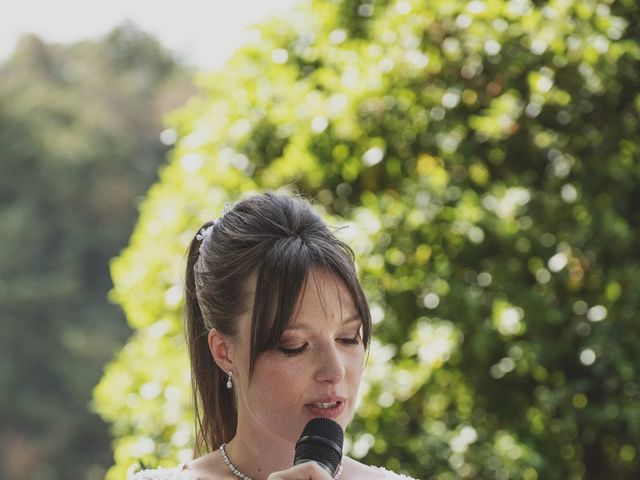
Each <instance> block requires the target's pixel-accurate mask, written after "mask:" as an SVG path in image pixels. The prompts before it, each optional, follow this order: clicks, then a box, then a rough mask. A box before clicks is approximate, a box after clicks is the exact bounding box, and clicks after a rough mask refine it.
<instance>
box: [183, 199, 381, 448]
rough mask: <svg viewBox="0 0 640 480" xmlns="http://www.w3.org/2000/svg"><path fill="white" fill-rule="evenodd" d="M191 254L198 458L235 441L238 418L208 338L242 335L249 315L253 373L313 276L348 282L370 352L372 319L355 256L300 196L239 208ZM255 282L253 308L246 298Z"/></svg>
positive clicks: (189, 301) (189, 302) (190, 330)
mask: <svg viewBox="0 0 640 480" xmlns="http://www.w3.org/2000/svg"><path fill="white" fill-rule="evenodd" d="M208 227H211V233H210V234H208V235H204V236H202V237H200V236H196V237H195V238H194V239H193V240H192V241H191V244H190V246H189V250H188V258H187V268H186V301H185V308H186V324H187V325H186V330H187V342H188V345H189V354H190V357H191V379H192V388H193V398H194V405H195V417H196V454H198V455H200V454H203V453H206V452H208V451H213V450H214V449H216V448H218V447H219V446H220V444H222V443H223V442H228V441H229V440H230V439H231V438H232V437H233V436H234V435H235V431H236V425H237V411H236V406H235V400H234V397H233V393H232V391H231V390H229V389H227V388H225V383H226V374H225V372H223V371H222V370H221V369H220V368H219V367H218V366H217V365H216V363H215V361H214V360H213V357H212V355H211V353H210V351H209V344H208V333H209V331H210V330H211V329H212V328H216V329H217V330H219V331H220V332H221V333H222V334H223V335H227V336H230V337H232V338H233V337H234V336H236V335H237V319H238V317H239V315H241V314H242V313H244V312H247V311H251V312H252V315H251V344H250V345H251V347H250V372H249V376H251V373H252V372H253V367H254V365H255V362H256V359H257V358H258V356H259V355H260V354H261V353H262V352H265V351H267V350H269V349H271V348H274V347H276V346H277V345H278V343H279V341H280V338H281V336H282V334H283V332H284V330H286V328H287V325H288V324H289V322H290V321H291V317H292V315H293V313H294V308H295V306H296V303H297V301H298V297H299V295H300V293H301V291H302V289H303V288H304V284H305V282H306V280H307V278H308V276H309V274H310V273H311V270H312V269H314V268H325V269H327V270H329V271H330V272H332V273H333V274H334V275H336V277H337V278H340V279H341V280H342V281H344V283H345V285H346V286H347V288H348V290H349V292H350V293H351V295H352V296H353V300H354V303H355V306H356V308H357V310H358V313H359V315H360V317H361V318H362V325H363V328H362V338H363V343H364V345H365V347H367V346H368V345H369V340H370V336H371V314H370V312H369V306H368V303H367V300H366V297H365V295H364V292H363V290H362V286H361V285H360V282H359V280H358V276H357V273H356V269H355V264H354V255H353V251H352V250H351V248H350V247H349V246H348V245H346V244H345V243H344V242H342V241H340V240H338V239H337V238H336V236H335V235H334V234H333V233H332V232H331V231H330V230H329V228H328V227H327V226H326V224H325V223H324V222H323V221H322V219H321V218H320V216H319V215H318V214H317V213H315V212H314V211H313V209H312V208H311V205H310V203H309V202H308V201H307V200H305V199H302V198H300V197H297V196H290V195H279V194H275V193H264V194H259V195H254V196H251V197H249V198H246V199H244V200H242V201H241V202H239V203H237V204H236V205H235V206H234V207H233V209H231V210H230V211H228V212H227V213H225V214H224V215H223V216H222V217H221V218H220V219H219V220H218V221H215V222H208V223H206V224H204V225H203V226H202V227H201V228H205V229H206V228H208ZM252 276H255V282H256V289H255V295H254V296H253V304H251V295H250V293H249V292H248V287H249V284H250V283H251V282H250V279H251V278H252Z"/></svg>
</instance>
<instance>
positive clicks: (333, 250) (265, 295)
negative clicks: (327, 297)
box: [250, 236, 371, 374]
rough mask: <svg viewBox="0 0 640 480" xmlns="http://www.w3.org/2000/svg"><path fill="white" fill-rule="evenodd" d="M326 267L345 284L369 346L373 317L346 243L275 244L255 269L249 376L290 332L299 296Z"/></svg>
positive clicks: (295, 239) (288, 240) (291, 240)
mask: <svg viewBox="0 0 640 480" xmlns="http://www.w3.org/2000/svg"><path fill="white" fill-rule="evenodd" d="M318 268H323V269H326V270H328V271H329V272H331V273H332V274H333V275H335V276H336V280H337V279H340V280H342V281H343V282H344V284H345V285H346V287H347V290H348V291H349V293H350V294H351V296H352V298H353V302H354V304H355V306H356V309H357V311H358V314H359V315H360V317H361V319H362V335H363V336H362V338H363V343H364V345H365V348H366V347H368V345H369V339H370V332H371V315H370V312H369V306H368V303H367V300H366V297H365V295H364V292H363V290H362V287H361V286H360V282H359V281H358V278H357V274H356V271H355V266H354V263H353V252H352V251H351V249H350V248H349V247H348V246H347V245H346V244H344V243H342V242H340V241H338V240H335V239H334V241H333V242H327V241H326V240H325V239H318V238H313V239H310V240H309V241H307V240H306V239H305V238H303V237H301V236H289V237H284V238H281V239H279V240H277V241H276V242H275V243H274V245H273V247H272V248H271V249H269V251H268V253H267V254H266V255H265V257H264V258H263V259H262V262H261V263H260V264H259V265H258V266H257V269H256V286H255V297H254V302H253V312H252V315H251V347H250V358H251V362H250V374H251V373H253V367H254V364H255V361H256V359H257V358H258V356H259V355H260V354H261V353H263V352H265V351H267V350H270V349H272V348H275V347H276V346H277V345H278V344H279V343H280V340H281V338H282V335H283V334H284V332H285V330H287V328H289V326H290V324H291V322H292V320H293V318H294V315H295V313H296V311H295V310H296V306H297V305H298V301H299V299H300V296H301V294H302V293H303V292H304V290H305V288H306V287H307V284H308V282H309V277H310V276H312V273H313V271H314V270H316V269H318Z"/></svg>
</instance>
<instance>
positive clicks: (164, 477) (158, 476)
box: [129, 463, 418, 480]
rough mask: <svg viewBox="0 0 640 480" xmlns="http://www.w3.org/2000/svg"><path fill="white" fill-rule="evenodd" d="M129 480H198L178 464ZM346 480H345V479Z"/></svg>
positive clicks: (400, 479)
mask: <svg viewBox="0 0 640 480" xmlns="http://www.w3.org/2000/svg"><path fill="white" fill-rule="evenodd" d="M372 468H373V469H374V470H376V471H378V472H381V473H382V474H383V477H382V478H384V479H385V480H418V479H416V478H413V477H407V476H406V475H400V474H398V473H393V472H390V471H389V470H387V469H385V468H382V467H372ZM129 480H198V477H197V476H196V474H195V473H193V472H191V471H189V470H185V469H184V464H182V463H181V464H180V465H178V466H177V467H175V468H158V469H154V470H142V471H140V472H138V473H136V474H135V475H134V476H133V477H131V478H130V479H129ZM345 480H346V479H345Z"/></svg>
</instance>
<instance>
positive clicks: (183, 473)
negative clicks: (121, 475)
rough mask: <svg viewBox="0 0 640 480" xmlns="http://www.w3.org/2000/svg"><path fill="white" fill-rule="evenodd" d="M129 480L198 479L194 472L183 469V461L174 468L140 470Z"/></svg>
mask: <svg viewBox="0 0 640 480" xmlns="http://www.w3.org/2000/svg"><path fill="white" fill-rule="evenodd" d="M129 480H198V477H197V476H196V474H195V473H193V472H191V471H189V470H184V463H181V464H180V465H178V466H177V467H175V468H154V469H147V470H141V471H139V472H137V473H136V474H135V475H134V476H133V477H129Z"/></svg>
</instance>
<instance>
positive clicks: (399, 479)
mask: <svg viewBox="0 0 640 480" xmlns="http://www.w3.org/2000/svg"><path fill="white" fill-rule="evenodd" d="M371 468H373V469H374V470H378V471H379V472H382V473H383V474H384V478H388V479H389V480H418V479H417V478H413V477H408V476H407V475H403V474H401V473H395V472H392V471H391V470H387V469H386V468H384V467H373V466H372V467H371Z"/></svg>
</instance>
